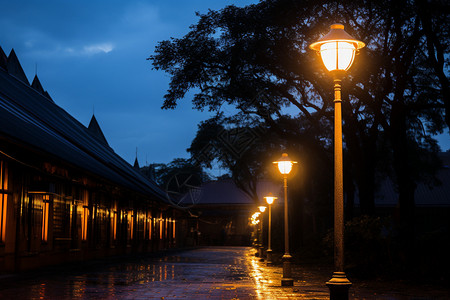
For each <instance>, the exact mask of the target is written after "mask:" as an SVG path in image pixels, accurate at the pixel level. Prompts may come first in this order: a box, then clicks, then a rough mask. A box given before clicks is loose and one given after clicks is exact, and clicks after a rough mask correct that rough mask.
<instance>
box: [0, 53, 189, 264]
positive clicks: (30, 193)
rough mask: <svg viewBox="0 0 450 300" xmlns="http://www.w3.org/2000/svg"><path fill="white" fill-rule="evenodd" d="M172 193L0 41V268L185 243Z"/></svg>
mask: <svg viewBox="0 0 450 300" xmlns="http://www.w3.org/2000/svg"><path fill="white" fill-rule="evenodd" d="M95 123H96V121H95ZM96 129H97V131H98V129H99V128H96ZM166 197H167V196H166V194H165V193H164V191H162V190H161V189H160V188H159V187H158V186H157V185H156V184H155V183H154V182H152V181H151V180H149V179H148V178H146V177H144V176H143V175H142V174H140V172H139V171H138V170H136V169H134V168H133V167H132V166H131V165H130V164H128V163H127V162H125V161H124V160H123V159H121V158H120V157H119V156H118V155H116V154H115V153H114V151H113V150H112V149H111V148H110V147H109V146H108V145H107V143H106V140H104V137H103V139H102V138H99V135H98V134H97V135H96V134H95V132H92V131H91V130H89V128H87V127H85V126H83V125H82V124H80V123H79V122H78V121H77V120H75V119H74V118H73V117H71V116H70V115H69V114H68V113H67V112H65V111H64V110H63V109H61V108H60V107H59V106H57V105H56V104H55V103H54V102H53V100H52V99H51V98H50V96H49V95H48V93H47V92H45V91H44V90H43V89H42V86H41V85H40V83H39V80H38V79H37V77H35V80H34V81H33V83H32V84H31V85H30V84H29V83H28V81H27V79H26V77H25V75H24V74H23V70H22V68H21V66H20V64H19V62H18V60H17V58H16V56H15V53H14V51H11V54H10V55H9V56H8V57H7V56H6V55H5V54H4V52H3V50H2V49H1V48H0V272H11V271H18V270H25V269H33V268H38V267H43V266H46V265H53V264H59V263H64V262H73V261H81V260H87V259H94V258H103V257H106V256H111V255H122V254H131V253H145V252H154V251H160V250H163V249H168V248H172V247H177V246H180V245H182V242H183V238H182V236H183V235H185V229H184V228H185V227H186V225H185V223H186V221H184V213H183V212H182V211H180V210H177V209H175V208H174V207H172V206H171V205H170V203H169V201H168V200H167V198H166Z"/></svg>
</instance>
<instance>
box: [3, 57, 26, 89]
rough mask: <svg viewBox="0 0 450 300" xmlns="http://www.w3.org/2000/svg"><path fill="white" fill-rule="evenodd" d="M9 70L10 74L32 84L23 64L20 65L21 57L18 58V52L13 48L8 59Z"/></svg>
mask: <svg viewBox="0 0 450 300" xmlns="http://www.w3.org/2000/svg"><path fill="white" fill-rule="evenodd" d="M7 70H8V73H9V74H10V75H12V76H14V77H16V78H17V79H19V80H20V81H22V82H23V83H25V84H27V85H30V83H29V82H28V79H27V76H26V75H25V72H24V71H23V69H22V66H21V65H20V62H19V59H18V58H17V55H16V52H14V49H11V52H10V53H9V56H8V60H7Z"/></svg>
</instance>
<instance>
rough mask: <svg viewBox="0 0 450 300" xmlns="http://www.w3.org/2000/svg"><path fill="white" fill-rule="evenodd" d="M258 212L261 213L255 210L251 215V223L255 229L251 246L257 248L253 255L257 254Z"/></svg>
mask: <svg viewBox="0 0 450 300" xmlns="http://www.w3.org/2000/svg"><path fill="white" fill-rule="evenodd" d="M260 214H261V212H259V211H257V212H255V213H254V214H253V215H252V217H251V221H252V225H255V231H256V232H255V235H254V237H255V238H254V239H253V246H254V247H255V248H257V250H258V251H256V252H255V256H259V234H258V231H259V229H258V227H257V226H258V223H259V220H258V217H259V215H260Z"/></svg>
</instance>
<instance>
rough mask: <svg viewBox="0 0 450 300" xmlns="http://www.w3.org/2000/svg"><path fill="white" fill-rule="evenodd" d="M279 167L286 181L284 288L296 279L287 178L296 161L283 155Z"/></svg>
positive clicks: (276, 162)
mask: <svg viewBox="0 0 450 300" xmlns="http://www.w3.org/2000/svg"><path fill="white" fill-rule="evenodd" d="M273 163H274V164H276V165H277V166H278V170H279V171H280V173H281V174H282V175H283V179H284V255H283V257H282V258H283V277H282V278H281V285H282V286H293V285H294V279H292V270H291V260H292V256H291V254H290V253H289V227H288V226H289V220H288V201H287V176H288V175H289V173H290V172H291V170H292V166H293V165H294V164H296V163H297V162H296V161H292V160H290V158H289V157H288V155H287V153H283V154H282V155H281V157H280V158H279V159H278V161H274V162H273Z"/></svg>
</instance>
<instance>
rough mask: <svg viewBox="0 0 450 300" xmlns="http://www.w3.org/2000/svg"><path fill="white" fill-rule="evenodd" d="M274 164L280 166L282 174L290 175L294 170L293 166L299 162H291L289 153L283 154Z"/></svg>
mask: <svg viewBox="0 0 450 300" xmlns="http://www.w3.org/2000/svg"><path fill="white" fill-rule="evenodd" d="M273 163H274V164H276V165H277V166H278V170H279V171H280V173H281V174H283V175H288V174H289V173H290V172H291V170H292V166H293V165H294V164H296V163H297V162H296V161H292V160H290V159H289V157H288V155H287V153H283V154H282V155H281V157H280V158H279V159H278V161H274V162H273Z"/></svg>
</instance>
